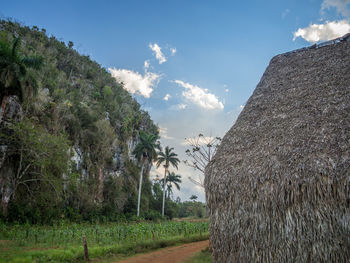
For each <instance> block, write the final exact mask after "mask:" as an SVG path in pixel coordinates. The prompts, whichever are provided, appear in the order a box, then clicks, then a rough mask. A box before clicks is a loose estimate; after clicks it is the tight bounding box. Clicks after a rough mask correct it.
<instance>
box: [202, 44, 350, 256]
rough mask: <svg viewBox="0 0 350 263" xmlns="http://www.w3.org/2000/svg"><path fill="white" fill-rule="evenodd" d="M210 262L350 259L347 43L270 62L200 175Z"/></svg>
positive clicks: (349, 55) (349, 63) (349, 46)
mask: <svg viewBox="0 0 350 263" xmlns="http://www.w3.org/2000/svg"><path fill="white" fill-rule="evenodd" d="M205 188H206V197H207V203H208V206H209V209H210V222H211V223H210V241H211V245H212V248H213V257H214V262H220V263H224V262H347V261H348V260H349V258H350V240H349V235H350V224H349V222H350V208H349V200H350V42H348V41H346V39H345V40H343V41H340V40H339V41H334V42H331V43H329V44H327V45H321V46H313V47H311V48H306V49H302V50H297V51H294V52H290V53H286V54H281V55H278V56H276V57H274V58H273V59H272V60H271V62H270V64H269V66H268V68H267V69H266V71H265V73H264V75H263V77H262V78H261V81H260V82H259V84H258V86H257V88H256V89H255V91H254V93H253V95H252V96H251V97H250V98H249V100H248V102H247V104H246V106H245V107H244V109H243V111H242V113H241V114H240V116H239V118H238V119H237V121H236V123H235V125H234V126H233V127H232V128H231V129H230V130H229V132H228V133H227V134H226V135H225V137H224V138H223V140H222V143H221V145H220V147H219V148H218V151H217V153H216V155H215V157H214V158H213V160H212V162H211V163H210V164H209V165H208V167H207V169H206V180H205Z"/></svg>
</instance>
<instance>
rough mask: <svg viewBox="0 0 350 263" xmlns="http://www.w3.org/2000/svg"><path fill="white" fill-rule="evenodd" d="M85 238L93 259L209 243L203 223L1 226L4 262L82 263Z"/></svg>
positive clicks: (0, 253) (0, 246) (0, 248)
mask: <svg viewBox="0 0 350 263" xmlns="http://www.w3.org/2000/svg"><path fill="white" fill-rule="evenodd" d="M82 235H85V236H86V237H87V243H88V247H89V256H90V259H95V260H96V259H108V258H111V257H116V256H118V257H125V256H130V255H133V254H136V253H144V252H147V251H151V250H155V249H158V248H163V247H167V246H173V245H177V244H183V243H189V242H195V241H200V240H205V239H208V224H207V223H205V222H204V223H203V222H196V223H194V222H162V223H146V222H142V223H134V224H103V225H91V224H90V225H89V224H74V225H72V224H66V225H61V226H54V227H47V226H46V227H45V226H23V225H16V226H4V225H2V226H0V262H1V263H2V262H9V263H10V262H11V263H20V262H21V263H27V262H36V263H41V262H52V263H54V262H82V261H83V260H84V253H83V247H82Z"/></svg>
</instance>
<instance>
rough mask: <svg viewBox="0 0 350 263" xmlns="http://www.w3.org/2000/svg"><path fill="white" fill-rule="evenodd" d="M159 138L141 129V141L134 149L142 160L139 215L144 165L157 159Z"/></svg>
mask: <svg viewBox="0 0 350 263" xmlns="http://www.w3.org/2000/svg"><path fill="white" fill-rule="evenodd" d="M157 140H158V136H157V135H155V134H150V133H146V132H144V131H141V132H140V141H139V143H138V144H137V145H136V147H135V149H134V151H133V154H134V155H135V157H136V158H137V159H138V160H139V161H140V162H141V172H140V182H139V194H138V198H137V216H140V202H141V188H142V177H143V170H144V166H145V164H146V162H147V161H148V162H152V161H153V160H156V159H157V151H156V149H159V143H158V142H157Z"/></svg>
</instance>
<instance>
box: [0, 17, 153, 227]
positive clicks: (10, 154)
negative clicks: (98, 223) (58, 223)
mask: <svg viewBox="0 0 350 263" xmlns="http://www.w3.org/2000/svg"><path fill="white" fill-rule="evenodd" d="M0 28H1V33H0V95H1V97H0V100H3V98H4V97H5V96H12V95H17V96H18V97H19V98H22V100H21V102H22V108H23V113H24V121H23V122H22V123H19V124H15V123H13V124H12V126H11V125H10V126H4V124H2V123H1V120H0V128H1V129H2V132H1V134H2V137H1V140H0V146H4V147H2V148H1V149H2V150H1V151H2V152H1V156H2V157H4V158H5V159H6V160H4V162H1V163H2V165H0V170H1V171H5V170H6V171H10V170H11V169H12V168H13V169H12V170H13V172H11V174H10V177H11V178H16V180H15V181H16V183H15V184H13V183H11V184H8V182H7V181H6V180H5V181H4V180H2V179H1V178H0V189H10V188H11V191H13V193H12V194H11V198H10V201H9V216H8V217H7V218H6V220H9V221H13V220H16V221H27V220H28V221H30V222H36V223H44V222H50V221H52V220H55V219H58V218H70V219H72V220H76V221H80V220H89V221H94V220H117V219H118V217H119V216H121V215H122V214H125V215H127V216H128V215H131V214H132V211H134V210H135V209H136V203H135V202H134V200H135V197H136V196H137V190H136V189H137V178H138V174H139V168H138V166H139V165H138V163H137V161H134V160H133V158H132V150H133V149H132V148H130V147H131V146H132V145H134V144H135V142H137V141H138V140H139V137H140V133H141V134H142V133H143V132H144V133H147V134H149V136H153V137H156V138H158V127H157V126H156V125H155V124H154V123H153V121H152V120H151V119H150V116H149V114H148V113H147V112H145V111H142V110H141V109H140V105H139V104H138V103H137V102H136V100H135V99H133V98H132V97H131V95H130V94H129V93H128V92H127V91H126V90H124V89H123V84H122V83H118V82H116V81H115V79H114V78H112V76H111V75H110V74H109V73H108V72H107V71H106V70H105V69H104V68H102V67H101V66H100V65H99V64H98V63H96V62H94V61H92V60H91V59H90V58H89V57H88V56H84V55H80V54H79V53H78V52H77V51H75V50H74V48H73V46H74V45H73V43H72V42H70V43H68V46H67V45H66V44H65V43H64V42H62V41H59V40H57V39H56V38H55V37H54V36H50V37H49V36H47V35H46V31H45V30H44V29H42V30H39V29H38V28H37V27H33V28H29V27H27V26H22V25H20V24H18V23H16V22H13V21H0ZM38 54H40V56H39V55H38ZM3 104H4V103H3ZM130 145H131V146H130ZM8 146H9V147H8ZM6 147H7V148H6ZM4 149H5V150H4ZM63 152H64V154H63ZM2 157H1V158H2ZM21 158H22V159H21ZM19 163H22V166H21V168H20V169H19V168H18V167H19ZM28 165H29V168H28V169H26V167H27V166H28ZM9 167H12V168H11V169H10V170H9V169H8V168H9ZM18 169H19V170H21V171H20V172H19V174H20V178H19V177H18V176H17V171H18ZM12 170H11V171H12ZM15 171H16V172H15ZM147 172H148V171H147ZM28 180H29V181H28ZM7 185H10V186H11V187H10V188H8V187H7ZM151 187H152V185H151V182H150V180H149V178H148V173H145V182H144V186H143V192H144V198H142V199H141V202H142V206H143V207H144V208H145V211H144V213H149V210H152V209H153V208H152V207H151V206H150V205H149V204H151V203H152V200H153V199H154V197H153V195H152V191H151ZM0 192H1V193H0V197H1V198H4V197H5V195H4V194H2V192H3V191H0ZM7 197H8V196H6V198H7ZM26 204H27V205H26ZM11 215H13V216H11ZM16 215H17V216H16Z"/></svg>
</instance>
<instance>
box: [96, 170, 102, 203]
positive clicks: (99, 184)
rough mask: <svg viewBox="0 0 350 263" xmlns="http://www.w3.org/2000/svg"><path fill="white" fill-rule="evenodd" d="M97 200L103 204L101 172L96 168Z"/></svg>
mask: <svg viewBox="0 0 350 263" xmlns="http://www.w3.org/2000/svg"><path fill="white" fill-rule="evenodd" d="M97 199H98V201H99V202H100V203H102V202H103V171H102V168H101V167H99V168H98V192H97Z"/></svg>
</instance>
